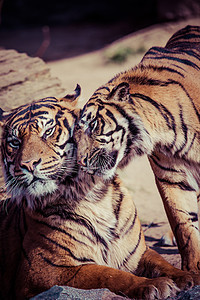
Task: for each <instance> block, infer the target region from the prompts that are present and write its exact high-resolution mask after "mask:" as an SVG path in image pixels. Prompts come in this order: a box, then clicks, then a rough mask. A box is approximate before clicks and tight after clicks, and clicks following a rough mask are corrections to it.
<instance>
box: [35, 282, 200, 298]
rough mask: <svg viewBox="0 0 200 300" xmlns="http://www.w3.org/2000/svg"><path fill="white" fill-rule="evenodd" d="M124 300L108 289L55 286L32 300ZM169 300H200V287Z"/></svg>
mask: <svg viewBox="0 0 200 300" xmlns="http://www.w3.org/2000/svg"><path fill="white" fill-rule="evenodd" d="M48 299H51V300H65V299H66V300H75V299H76V300H86V299H87V300H122V299H127V300H128V299H129V298H127V297H122V296H118V295H116V294H114V293H112V292H110V291H109V290H108V289H95V290H81V289H75V288H72V287H67V286H57V285H56V286H54V287H52V288H51V289H49V290H48V291H46V292H43V293H41V294H39V295H37V296H35V297H33V298H31V299H30V300H48ZM167 299H168V300H199V299H200V285H198V286H195V287H193V288H192V289H190V290H188V291H182V292H180V293H179V294H178V296H177V297H175V298H167Z"/></svg>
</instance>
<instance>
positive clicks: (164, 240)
mask: <svg viewBox="0 0 200 300" xmlns="http://www.w3.org/2000/svg"><path fill="white" fill-rule="evenodd" d="M159 244H160V245H161V246H177V243H176V239H175V237H174V234H173V232H172V231H171V230H169V231H167V232H166V233H165V234H164V235H163V236H162V237H161V239H160V241H159Z"/></svg>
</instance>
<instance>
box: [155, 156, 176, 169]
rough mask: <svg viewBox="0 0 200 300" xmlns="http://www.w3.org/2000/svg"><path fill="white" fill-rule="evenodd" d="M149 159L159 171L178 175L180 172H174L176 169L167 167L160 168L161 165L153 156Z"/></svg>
mask: <svg viewBox="0 0 200 300" xmlns="http://www.w3.org/2000/svg"><path fill="white" fill-rule="evenodd" d="M150 159H151V160H152V161H153V163H154V164H155V165H156V166H157V167H159V168H160V169H161V170H164V171H169V172H175V173H179V172H180V170H176V169H173V168H169V167H164V166H162V165H161V164H159V163H158V162H157V161H156V160H155V158H154V157H153V156H150Z"/></svg>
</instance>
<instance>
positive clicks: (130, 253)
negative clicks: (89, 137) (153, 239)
mask: <svg viewBox="0 0 200 300" xmlns="http://www.w3.org/2000/svg"><path fill="white" fill-rule="evenodd" d="M79 94H80V87H79V86H77V88H76V90H75V93H74V94H72V95H67V96H66V97H64V98H63V99H56V98H45V99H42V100H40V101H37V102H34V103H32V104H27V105H24V106H21V107H19V108H17V109H15V110H13V111H11V112H10V113H5V112H3V113H2V123H3V136H2V147H1V149H2V159H3V163H4V171H5V179H6V185H7V188H8V192H9V193H10V195H11V198H10V199H7V200H2V201H1V202H0V245H1V246H0V299H2V300H16V299H17V300H18V299H19V300H21V299H23V300H24V299H29V298H30V297H32V296H34V295H36V294H38V293H40V292H42V291H45V290H47V289H49V288H50V287H52V286H54V285H56V284H58V285H68V286H72V287H77V288H82V289H94V288H101V287H106V288H109V289H110V290H111V291H113V292H115V293H117V294H119V293H123V294H125V295H127V296H129V297H134V298H139V299H164V298H167V297H168V296H174V295H175V294H176V293H177V292H178V291H179V288H180V289H186V288H189V287H191V286H192V285H193V284H197V283H199V279H198V278H197V277H195V276H194V275H191V274H190V273H189V272H186V271H181V270H178V269H176V268H174V267H173V266H171V265H170V264H169V263H168V262H166V261H165V260H164V259H163V258H162V257H161V256H160V255H159V254H157V253H156V252H155V251H153V250H150V249H148V248H147V247H146V245H145V240H144V235H143V232H142V229H141V225H140V222H139V219H138V216H137V212H136V209H135V206H134V203H133V201H132V198H131V197H130V196H129V194H128V192H127V190H126V188H125V187H124V186H123V184H122V183H121V181H120V179H119V178H118V177H117V176H116V175H115V176H112V178H111V179H110V180H104V179H103V178H101V177H99V176H95V175H90V174H87V173H85V172H82V171H81V170H79V169H78V166H77V162H76V144H75V142H74V140H73V136H72V134H73V128H74V124H75V121H76V119H77V116H78V115H79V110H78V109H76V108H75V102H76V99H77V97H78V96H79ZM134 274H135V275H134ZM137 275H140V276H146V277H138V276H137ZM147 277H149V278H147ZM177 286H178V287H177Z"/></svg>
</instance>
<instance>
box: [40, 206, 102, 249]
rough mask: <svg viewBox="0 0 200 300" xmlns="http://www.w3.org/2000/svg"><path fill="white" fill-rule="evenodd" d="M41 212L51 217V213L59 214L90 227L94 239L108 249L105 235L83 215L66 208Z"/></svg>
mask: <svg viewBox="0 0 200 300" xmlns="http://www.w3.org/2000/svg"><path fill="white" fill-rule="evenodd" d="M40 213H41V214H42V215H43V216H44V217H49V216H51V215H58V216H59V217H61V218H62V219H64V220H71V221H73V222H75V223H77V224H79V225H81V226H84V227H85V228H87V229H88V231H89V232H90V233H91V234H92V235H93V236H94V240H96V241H97V242H100V243H101V244H103V245H104V247H106V249H108V245H107V243H106V241H105V240H104V239H103V237H101V236H100V235H99V234H98V233H97V232H96V230H95V228H94V227H93V226H92V224H91V222H90V221H89V220H87V219H86V218H84V217H83V216H79V215H77V214H74V213H73V212H71V211H65V210H56V211H54V212H53V213H50V214H48V213H47V212H44V211H40Z"/></svg>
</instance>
